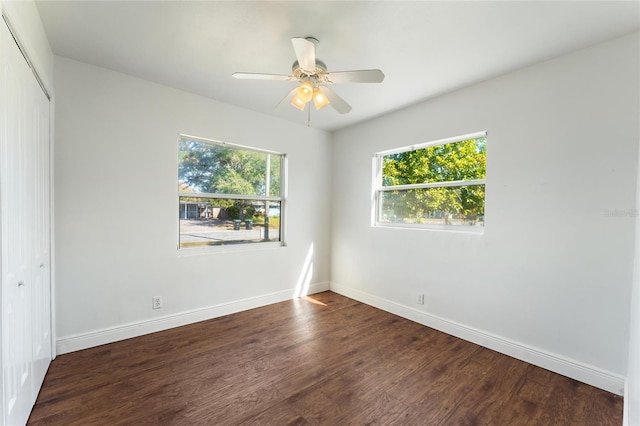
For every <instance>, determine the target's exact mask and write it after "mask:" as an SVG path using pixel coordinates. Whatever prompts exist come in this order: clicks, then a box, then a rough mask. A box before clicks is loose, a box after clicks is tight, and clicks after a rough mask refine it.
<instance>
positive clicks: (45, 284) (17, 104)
mask: <svg viewBox="0 0 640 426" xmlns="http://www.w3.org/2000/svg"><path fill="white" fill-rule="evenodd" d="M0 26H2V28H1V29H0V30H1V31H2V49H1V52H2V58H1V61H0V63H1V64H2V66H1V67H0V82H1V90H0V111H1V112H0V129H1V130H0V131H1V132H2V134H1V135H0V223H1V233H0V235H1V236H2V249H1V253H2V255H1V262H2V332H1V336H2V345H1V346H2V357H1V360H2V362H1V364H2V386H3V388H2V404H3V410H2V411H3V413H4V417H5V418H4V422H5V424H7V425H23V424H25V423H26V421H27V419H28V417H29V413H30V412H31V408H32V407H33V404H34V402H35V398H36V396H37V393H38V390H39V389H40V386H41V385H42V380H43V378H44V374H45V373H46V370H47V368H48V365H49V363H50V360H51V343H50V338H49V335H50V332H51V317H50V306H51V305H50V300H51V294H50V276H49V273H48V271H49V261H48V258H49V222H48V220H49V215H50V207H49V175H48V164H49V157H48V150H49V148H48V147H49V130H48V128H49V102H48V100H47V98H46V96H45V95H44V93H43V91H42V89H41V88H40V86H39V84H38V82H37V80H36V78H35V76H34V75H33V73H32V71H31V69H30V68H29V66H28V65H27V63H26V61H25V59H24V57H23V56H22V53H21V52H20V50H19V49H18V47H17V45H16V44H15V42H14V40H13V37H12V36H11V34H10V32H9V30H8V28H7V27H6V25H5V23H4V22H2V23H1V24H0ZM45 162H46V166H45V165H44V164H43V163H45ZM43 167H44V169H43ZM41 265H42V267H41ZM0 420H2V419H0Z"/></svg>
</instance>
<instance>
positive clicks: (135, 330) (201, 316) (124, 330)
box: [56, 282, 329, 355]
mask: <svg viewBox="0 0 640 426" xmlns="http://www.w3.org/2000/svg"><path fill="white" fill-rule="evenodd" d="M327 290H329V283H328V282H323V283H316V284H311V285H310V286H309V291H308V294H313V293H319V292H321V291H327ZM293 297H294V290H293V289H291V290H285V291H279V292H276V293H270V294H265V295H262V296H257V297H251V298H248V299H242V300H236V301H233V302H228V303H222V304H220V305H215V306H210V307H207V308H202V309H196V310H193V311H187V312H180V313H178V314H173V315H167V316H164V317H160V318H153V319H149V320H144V321H138V322H134V323H128V324H123V325H119V326H115V327H109V328H104V329H101V330H96V331H92V332H89V333H82V334H77V335H74V336H69V337H63V338H60V339H58V340H57V341H56V352H57V354H58V355H60V354H65V353H69V352H74V351H79V350H82V349H87V348H92V347H94V346H100V345H105V344H107V343H113V342H117V341H119V340H124V339H130V338H132V337H138V336H142V335H145V334H149V333H155V332H157V331H162V330H168V329H170V328H174V327H180V326H183V325H187V324H193V323H195V322H199V321H204V320H208V319H212V318H217V317H221V316H224V315H229V314H233V313H236V312H241V311H246V310H248V309H254V308H259V307H261V306H267V305H271V304H273V303H278V302H283V301H285V300H290V299H292V298H293Z"/></svg>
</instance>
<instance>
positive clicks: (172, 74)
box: [37, 0, 640, 130]
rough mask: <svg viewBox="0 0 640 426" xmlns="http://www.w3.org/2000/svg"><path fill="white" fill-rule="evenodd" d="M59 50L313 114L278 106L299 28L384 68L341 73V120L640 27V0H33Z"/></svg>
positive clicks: (337, 54)
mask: <svg viewBox="0 0 640 426" xmlns="http://www.w3.org/2000/svg"><path fill="white" fill-rule="evenodd" d="M37 6H38V10H39V12H40V16H41V18H42V22H43V25H44V28H45V31H46V33H47V36H48V38H49V42H50V43H51V47H52V49H53V52H54V53H55V54H56V55H60V56H65V57H68V58H72V59H76V60H79V61H82V62H87V63H90V64H94V65H98V66H101V67H104V68H109V69H112V70H115V71H120V72H123V73H126V74H129V75H132V76H136V77H140V78H143V79H146V80H150V81H153V82H157V83H161V84H164V85H167V86H172V87H175V88H179V89H182V90H186V91H189V92H193V93H197V94H200V95H203V96H207V97H209V98H213V99H216V100H219V101H223V102H226V103H229V104H234V105H237V106H240V107H244V108H248V109H251V110H254V111H259V112H262V113H264V114H271V115H273V116H275V117H280V118H282V119H286V120H290V121H294V122H297V123H300V124H306V119H307V117H306V115H307V114H306V112H301V111H298V110H297V109H295V108H293V107H291V108H285V109H284V111H273V107H274V106H275V105H276V104H278V103H279V102H280V100H281V99H282V98H283V97H284V96H285V95H287V93H288V92H289V90H290V89H291V88H293V87H294V86H295V83H293V82H286V81H249V80H236V79H234V78H232V77H231V74H232V73H233V72H235V71H242V72H259V73H274V74H289V73H290V71H291V65H292V63H293V61H294V60H295V55H294V51H293V47H292V45H291V41H290V39H291V38H292V37H305V36H314V37H316V38H317V39H319V40H320V43H319V45H318V47H317V57H318V58H319V59H321V60H323V61H324V62H325V63H326V64H327V67H328V68H329V71H343V70H350V69H369V68H379V69H381V70H382V71H384V73H385V76H386V78H385V80H384V82H383V83H382V84H340V85H338V84H336V85H333V87H332V89H333V90H334V91H335V92H336V93H338V94H339V95H340V96H342V97H343V98H344V99H345V100H346V101H347V102H349V103H350V104H351V105H352V107H353V110H352V111H351V112H350V113H348V114H344V115H340V114H338V113H337V112H336V111H335V110H333V109H332V108H325V109H323V110H321V111H319V112H316V111H315V110H313V111H312V113H311V121H312V126H314V127H317V128H321V129H325V130H335V129H338V128H341V127H345V126H348V125H351V124H354V123H356V122H359V121H363V120H366V119H369V118H372V117H375V116H378V115H381V114H384V113H386V112H389V111H392V110H396V109H399V108H402V107H404V106H407V105H410V104H413V103H416V102H419V101H421V100H425V99H428V98H431V97H434V96H437V95H439V94H442V93H444V92H447V91H451V90H453V89H456V88H459V87H462V86H465V85H468V84H471V83H473V82H477V81H480V80H484V79H487V78H490V77H492V76H495V75H499V74H503V73H505V72H508V71H511V70H514V69H517V68H520V67H523V66H525V65H528V64H532V63H534V62H539V61H542V60H546V59H549V58H552V57H555V56H558V55H561V54H564V53H567V52H570V51H573V50H577V49H580V48H583V47H586V46H589V45H593V44H596V43H599V42H601V41H605V40H608V39H612V38H615V37H619V36H622V35H625V34H628V33H631V32H634V31H638V30H639V28H640V24H639V22H640V3H639V2H637V1H624V2H614V1H567V2H549V1H526V2H515V1H499V2H489V1H469V2H459V1H448V2H437V1H410V2H405V1H376V2H374V1H355V2H345V1H288V2H269V1H253V2H249V1H167V2H160V1H49V0H42V1H37Z"/></svg>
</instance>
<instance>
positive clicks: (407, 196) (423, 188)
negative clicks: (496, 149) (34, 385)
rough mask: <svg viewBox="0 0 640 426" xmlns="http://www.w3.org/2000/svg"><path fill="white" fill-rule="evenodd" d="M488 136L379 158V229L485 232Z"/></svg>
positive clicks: (448, 141)
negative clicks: (401, 228)
mask: <svg viewBox="0 0 640 426" xmlns="http://www.w3.org/2000/svg"><path fill="white" fill-rule="evenodd" d="M486 155H487V137H486V133H485V132H482V133H476V134H472V135H466V136H460V137H456V138H450V139H445V140H440V141H435V142H429V143H425V144H420V145H416V146H411V147H405V148H399V149H395V150H392V151H385V152H379V153H377V154H375V155H374V161H373V163H374V166H373V167H374V214H373V224H374V225H376V226H402V227H420V228H435V229H449V230H464V231H480V232H481V231H482V229H483V227H484V192H485V177H486Z"/></svg>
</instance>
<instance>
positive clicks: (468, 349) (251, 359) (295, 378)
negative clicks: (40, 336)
mask: <svg viewBox="0 0 640 426" xmlns="http://www.w3.org/2000/svg"><path fill="white" fill-rule="evenodd" d="M622 403H623V401H622V398H621V397H619V396H616V395H613V394H610V393H607V392H605V391H602V390H599V389H596V388H594V387H591V386H588V385H585V384H583V383H580V382H577V381H575V380H572V379H569V378H566V377H563V376H560V375H557V374H554V373H551V372H549V371H547V370H543V369H541V368H538V367H535V366H533V365H530V364H527V363H525V362H522V361H518V360H516V359H513V358H510V357H508V356H505V355H501V354H499V353H497V352H494V351H491V350H489V349H485V348H482V347H480V346H477V345H475V344H472V343H469V342H466V341H463V340H460V339H457V338H455V337H452V336H449V335H447V334H444V333H441V332H438V331H435V330H433V329H430V328H428V327H424V326H422V325H419V324H416V323H414V322H412V321H409V320H405V319H403V318H400V317H397V316H395V315H392V314H389V313H386V312H383V311H380V310H378V309H376V308H372V307H370V306H367V305H365V304H362V303H359V302H356V301H354V300H351V299H348V298H346V297H343V296H340V295H338V294H335V293H331V292H325V293H320V294H315V295H312V296H310V297H308V298H304V299H299V300H293V301H287V302H282V303H278V304H275V305H271V306H267V307H264V308H259V309H253V310H250V311H246V312H241V313H238V314H234V315H228V316H225V317H221V318H217V319H213V320H209V321H204V322H200V323H197V324H192V325H188V326H185V327H180V328H175V329H172V330H167V331H163V332H160V333H154V334H150V335H147V336H142V337H138V338H135V339H130V340H125V341H121V342H116V343H112V344H109V345H104V346H100V347H96V348H91V349H86V350H83V351H78V352H74V353H70V354H65V355H61V356H59V357H58V358H56V359H55V360H54V361H53V363H52V364H51V367H50V369H49V373H48V374H47V377H46V379H45V382H44V386H43V388H42V390H41V392H40V395H39V397H38V400H37V402H36V405H35V407H34V409H33V412H32V414H31V417H30V419H29V423H28V424H30V425H65V426H68V425H83V426H86V425H227V424H228V425H233V424H243V425H288V424H295V425H303V424H325V425H351V424H381V425H391V424H399V425H440V424H442V425H480V424H483V425H518V426H519V425H598V426H604V425H616V426H619V425H621V424H622Z"/></svg>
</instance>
